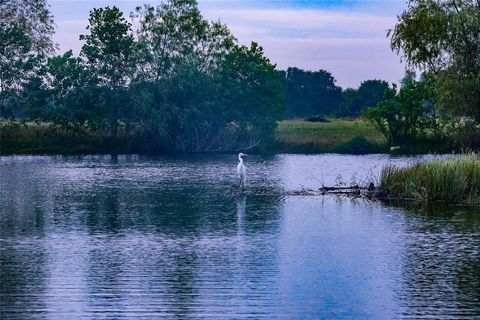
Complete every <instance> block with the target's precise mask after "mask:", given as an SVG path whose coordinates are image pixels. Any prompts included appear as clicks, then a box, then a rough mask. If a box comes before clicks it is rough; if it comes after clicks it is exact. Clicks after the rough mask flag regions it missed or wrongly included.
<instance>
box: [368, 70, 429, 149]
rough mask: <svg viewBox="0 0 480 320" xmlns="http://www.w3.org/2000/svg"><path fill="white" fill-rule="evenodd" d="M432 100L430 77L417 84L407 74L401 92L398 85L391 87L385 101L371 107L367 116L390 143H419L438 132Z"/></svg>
mask: <svg viewBox="0 0 480 320" xmlns="http://www.w3.org/2000/svg"><path fill="white" fill-rule="evenodd" d="M432 97H433V90H432V82H431V79H430V78H429V76H428V75H423V76H422V78H421V79H420V80H419V81H416V80H415V77H414V76H413V75H412V74H411V73H407V74H406V76H405V77H404V79H403V80H402V86H401V88H400V90H399V91H398V92H397V88H396V86H395V85H394V86H393V88H387V89H386V90H385V93H384V97H383V100H382V101H381V102H379V103H378V104H377V105H376V106H374V107H370V108H367V109H366V110H365V111H364V112H363V116H364V117H365V118H366V119H367V120H368V121H370V122H372V123H373V124H374V125H375V126H376V128H377V129H378V130H379V131H380V132H382V133H383V135H384V136H385V138H386V139H387V141H388V142H389V143H390V144H411V143H415V141H416V140H417V139H418V138H425V137H426V136H427V133H429V134H435V133H437V132H438V128H437V117H436V114H435V107H434V104H433V98H432Z"/></svg>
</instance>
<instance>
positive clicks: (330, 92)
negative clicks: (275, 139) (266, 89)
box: [279, 68, 389, 118]
mask: <svg viewBox="0 0 480 320" xmlns="http://www.w3.org/2000/svg"><path fill="white" fill-rule="evenodd" d="M279 72H280V75H281V79H282V83H283V90H284V95H285V97H286V110H285V117H286V118H303V117H307V116H312V115H330V116H341V117H358V116H359V115H360V114H361V113H362V111H363V110H365V109H366V108H367V107H372V106H375V105H376V104H377V103H379V102H380V101H382V100H383V94H384V92H385V90H386V89H387V88H388V87H389V85H388V83H387V82H386V81H383V80H366V81H363V82H362V83H361V84H360V86H359V87H358V88H357V89H352V88H347V89H345V90H343V89H342V88H341V87H339V86H337V85H336V84H335V82H336V81H335V78H334V77H333V75H332V74H331V73H330V72H328V71H326V70H319V71H305V70H302V69H299V68H288V69H287V70H286V71H279Z"/></svg>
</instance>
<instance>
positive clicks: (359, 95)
mask: <svg viewBox="0 0 480 320" xmlns="http://www.w3.org/2000/svg"><path fill="white" fill-rule="evenodd" d="M387 88H388V83H387V82H386V81H383V80H366V81H363V82H362V83H361V84H360V86H359V87H358V89H356V90H355V89H351V88H347V89H345V90H344V91H343V92H342V104H341V107H340V108H339V109H338V110H336V114H337V115H340V116H348V117H358V116H359V115H360V114H361V113H362V112H363V110H365V109H366V108H368V107H373V106H376V105H377V104H378V103H379V102H380V101H382V100H383V94H384V93H385V90H386V89H387Z"/></svg>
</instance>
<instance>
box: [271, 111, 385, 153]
mask: <svg viewBox="0 0 480 320" xmlns="http://www.w3.org/2000/svg"><path fill="white" fill-rule="evenodd" d="M276 148H277V150H278V151H279V152H291V153H297V152H300V153H323V152H338V153H354V154H361V153H378V152H387V151H388V148H387V146H386V141H385V138H384V137H383V135H382V134H381V133H380V132H378V131H377V130H376V129H375V128H374V127H373V126H372V125H370V124H368V123H366V122H364V121H362V120H343V119H331V120H330V122H306V121H301V120H289V121H282V122H280V123H279V126H278V128H277V131H276Z"/></svg>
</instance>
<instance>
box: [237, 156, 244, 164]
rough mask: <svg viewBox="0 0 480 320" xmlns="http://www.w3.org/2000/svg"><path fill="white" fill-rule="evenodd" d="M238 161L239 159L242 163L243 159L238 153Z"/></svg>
mask: <svg viewBox="0 0 480 320" xmlns="http://www.w3.org/2000/svg"><path fill="white" fill-rule="evenodd" d="M238 161H240V163H243V159H242V156H241V155H238Z"/></svg>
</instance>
